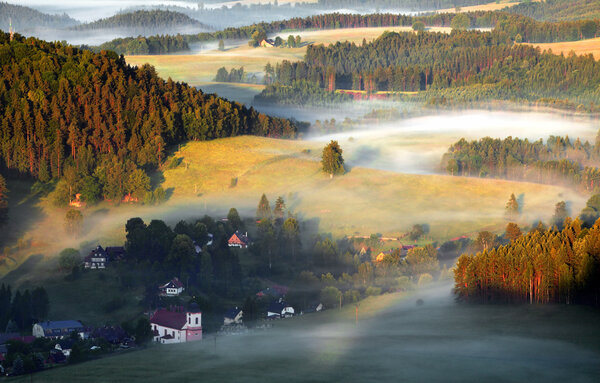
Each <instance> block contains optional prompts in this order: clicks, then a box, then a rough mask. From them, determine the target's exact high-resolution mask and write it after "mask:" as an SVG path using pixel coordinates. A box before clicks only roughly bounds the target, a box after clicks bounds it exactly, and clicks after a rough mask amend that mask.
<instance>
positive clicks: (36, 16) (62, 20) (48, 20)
mask: <svg viewBox="0 0 600 383" xmlns="http://www.w3.org/2000/svg"><path fill="white" fill-rule="evenodd" d="M10 20H12V25H13V28H15V29H17V30H19V31H21V30H27V29H33V28H66V27H71V26H73V25H77V24H79V21H77V20H75V19H72V18H70V17H69V16H68V15H67V14H63V15H49V14H46V13H42V12H40V11H36V10H35V9H33V8H28V7H23V6H21V5H14V4H8V3H4V2H0V26H1V27H0V29H3V30H8V24H9V22H10Z"/></svg>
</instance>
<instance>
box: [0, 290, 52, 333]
mask: <svg viewBox="0 0 600 383" xmlns="http://www.w3.org/2000/svg"><path fill="white" fill-rule="evenodd" d="M49 309H50V301H49V299H48V293H47V292H46V290H45V289H44V288H43V287H36V288H35V289H33V290H31V291H29V290H28V289H27V290H25V291H21V290H17V291H16V292H13V290H12V289H11V287H10V285H5V284H4V283H3V284H2V286H0V332H21V331H25V332H28V331H30V330H31V326H32V324H33V323H35V322H36V321H41V320H44V319H46V318H47V317H48V311H49Z"/></svg>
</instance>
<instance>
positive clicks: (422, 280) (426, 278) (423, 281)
mask: <svg viewBox="0 0 600 383" xmlns="http://www.w3.org/2000/svg"><path fill="white" fill-rule="evenodd" d="M431 282H433V277H432V276H431V274H428V273H425V274H421V275H420V276H419V282H417V285H418V286H419V287H422V286H425V285H428V284H430V283H431Z"/></svg>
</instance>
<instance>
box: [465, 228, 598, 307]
mask: <svg viewBox="0 0 600 383" xmlns="http://www.w3.org/2000/svg"><path fill="white" fill-rule="evenodd" d="M599 249H600V223H599V222H597V223H596V224H595V225H594V226H593V227H592V228H590V229H585V228H582V223H581V221H579V220H571V219H567V220H566V221H565V224H564V229H563V230H562V231H558V230H546V229H543V228H535V229H534V230H532V231H531V232H529V233H528V234H526V235H518V236H517V237H516V238H515V239H514V240H513V241H512V242H511V243H510V244H508V245H505V246H500V247H498V248H492V249H487V250H484V251H481V252H478V253H476V254H463V255H461V256H460V258H459V259H458V261H457V264H456V267H455V269H454V281H455V293H456V294H457V296H458V297H459V298H460V299H463V300H466V301H469V302H523V303H525V302H528V303H567V304H570V303H584V304H591V305H598V304H599V303H600V301H599V298H600V251H599Z"/></svg>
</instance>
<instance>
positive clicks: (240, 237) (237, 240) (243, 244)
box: [227, 231, 250, 249]
mask: <svg viewBox="0 0 600 383" xmlns="http://www.w3.org/2000/svg"><path fill="white" fill-rule="evenodd" d="M227 244H228V245H229V247H239V248H240V249H247V248H248V246H250V240H249V239H248V233H246V234H242V233H240V232H239V231H236V232H235V233H233V235H232V236H231V238H229V241H227Z"/></svg>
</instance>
